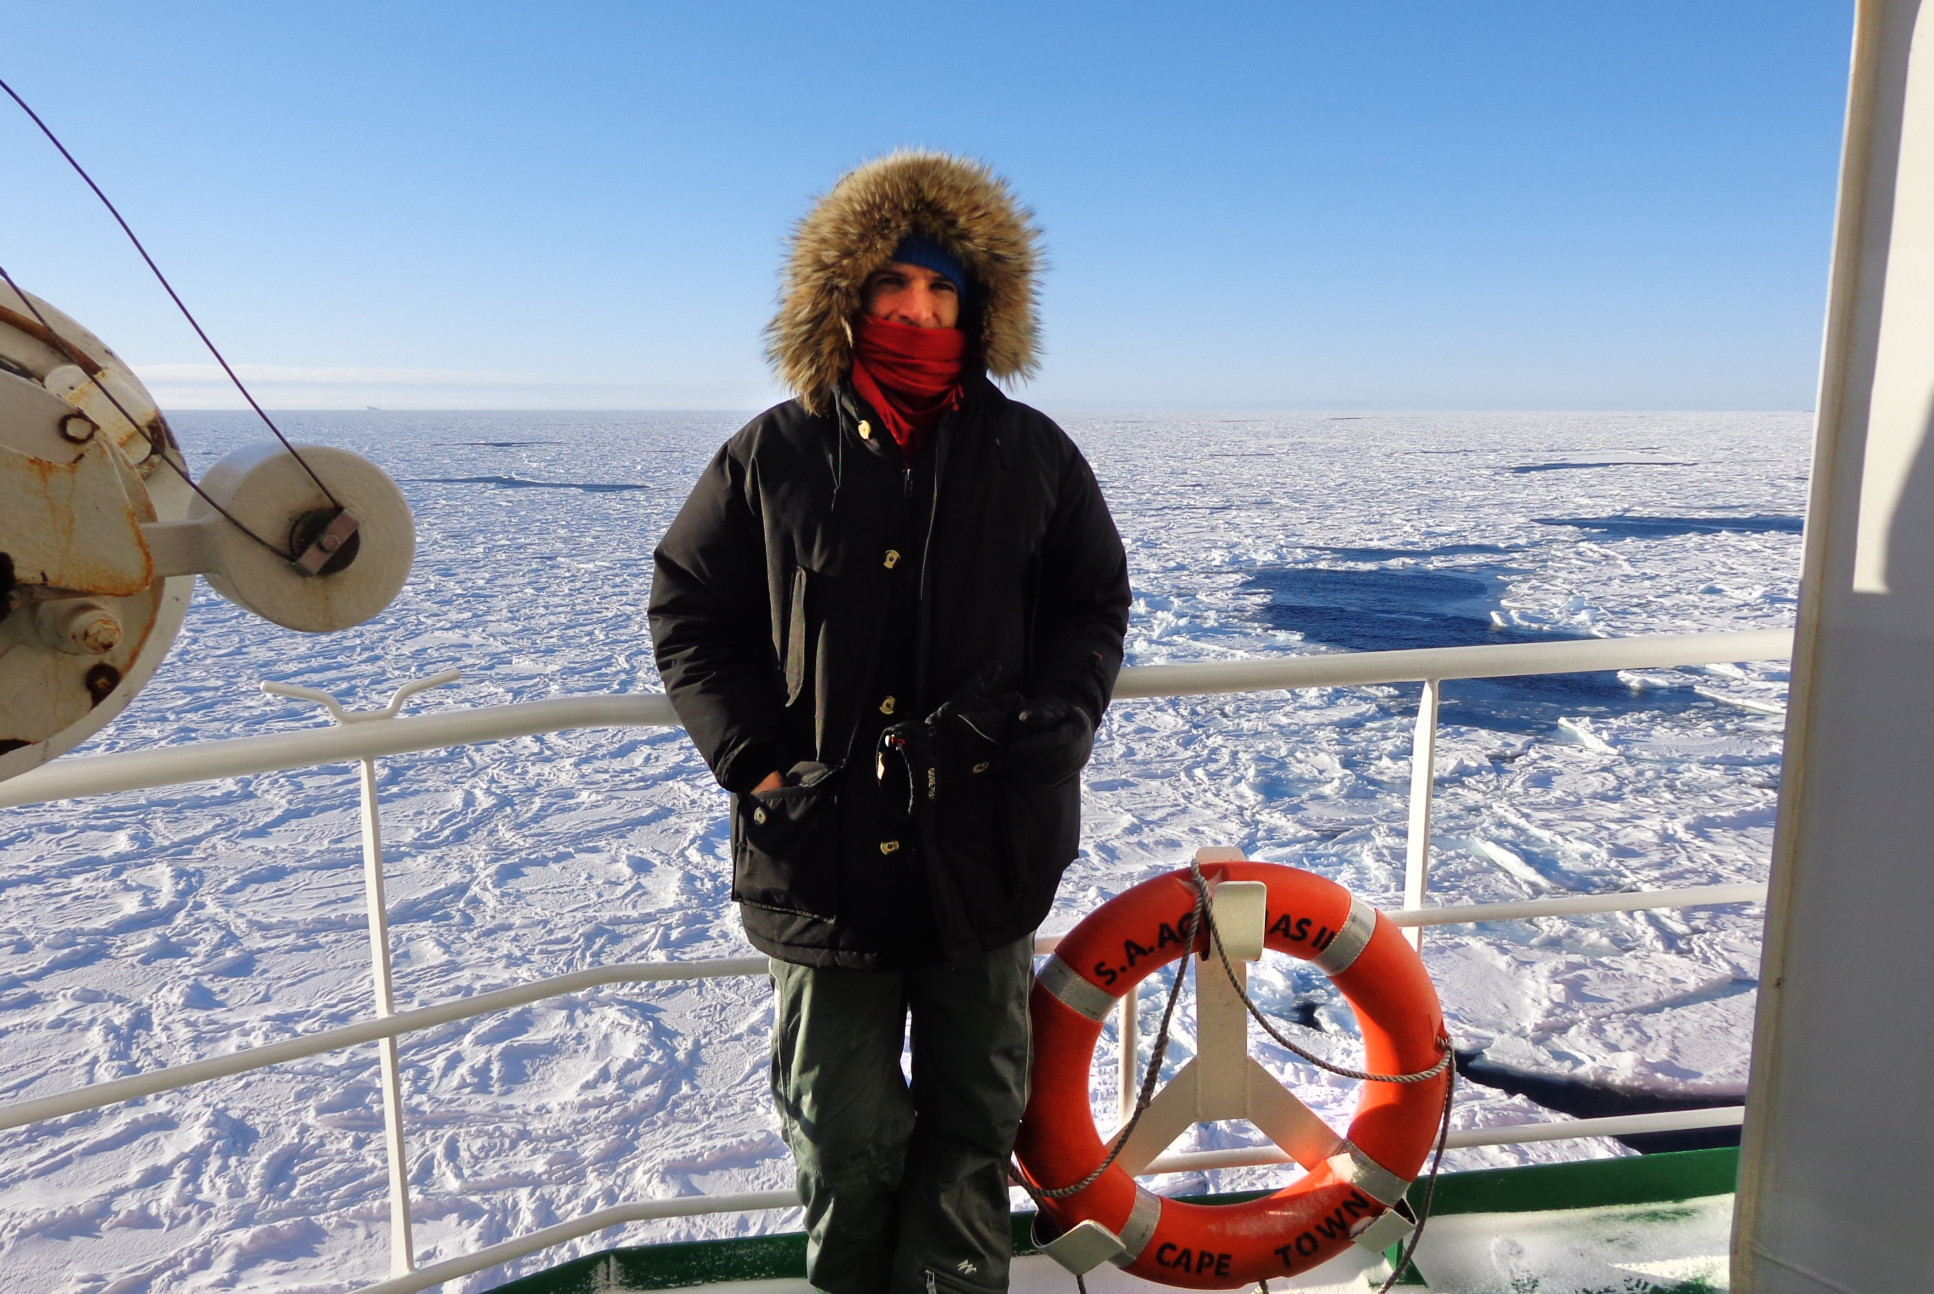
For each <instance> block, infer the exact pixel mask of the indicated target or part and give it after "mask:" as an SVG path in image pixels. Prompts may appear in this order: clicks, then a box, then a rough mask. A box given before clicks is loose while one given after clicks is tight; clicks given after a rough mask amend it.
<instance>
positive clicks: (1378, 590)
mask: <svg viewBox="0 0 1934 1294" xmlns="http://www.w3.org/2000/svg"><path fill="white" fill-rule="evenodd" d="M1519 573H1521V572H1519V571H1517V570H1514V569H1513V568H1510V567H1502V566H1471V567H1462V568H1459V569H1457V570H1428V569H1424V568H1421V567H1397V568H1391V569H1380V570H1334V569H1330V568H1328V567H1289V568H1284V569H1277V570H1264V571H1257V572H1255V573H1254V574H1253V575H1251V576H1250V577H1249V579H1248V581H1247V587H1248V589H1249V590H1250V591H1252V592H1253V593H1255V594H1256V595H1258V597H1259V599H1263V601H1262V604H1261V606H1260V607H1259V608H1258V613H1259V614H1260V616H1261V617H1262V619H1263V620H1264V621H1266V622H1267V623H1268V624H1269V625H1270V627H1271V628H1275V629H1288V630H1294V631H1295V632H1297V633H1300V634H1302V635H1303V636H1304V637H1305V638H1306V639H1308V640H1309V641H1311V642H1316V643H1321V644H1323V645H1324V646H1327V647H1335V648H1339V649H1341V650H1343V651H1398V650H1404V649H1408V648H1413V647H1476V646H1486V645H1491V644H1497V643H1532V642H1553V641H1557V640H1560V639H1568V638H1576V637H1579V636H1580V635H1577V634H1568V633H1562V632H1553V631H1540V630H1531V629H1516V628H1507V627H1502V626H1499V625H1497V624H1495V623H1493V621H1492V620H1491V612H1492V611H1493V610H1495V609H1497V607H1498V605H1499V602H1498V599H1499V598H1500V597H1501V596H1502V594H1503V592H1504V590H1505V588H1506V587H1507V581H1508V579H1509V578H1510V576H1512V575H1514V574H1519ZM1713 704H1715V703H1714V702H1711V701H1708V700H1707V699H1705V698H1704V697H1701V696H1699V695H1698V694H1697V693H1695V692H1694V691H1692V689H1691V687H1690V685H1689V684H1688V686H1686V687H1683V688H1645V689H1638V688H1632V687H1628V686H1627V685H1626V684H1624V683H1622V682H1620V681H1619V677H1618V675H1617V674H1615V673H1611V672H1596V673H1587V674H1538V675H1531V676H1528V677H1524V678H1496V679H1452V680H1449V681H1447V682H1446V683H1445V684H1444V689H1443V693H1442V698H1441V701H1440V706H1441V713H1442V716H1443V720H1444V722H1446V723H1458V724H1466V725H1469V726H1472V727H1479V728H1489V729H1492V730H1493V731H1497V732H1512V733H1525V734H1533V735H1536V734H1544V733H1548V732H1550V731H1551V729H1552V728H1553V727H1554V726H1555V725H1556V724H1557V722H1558V720H1559V719H1561V718H1566V717H1594V716H1609V715H1620V714H1628V713H1632V712H1636V711H1648V712H1652V713H1666V714H1676V713H1681V712H1683V711H1686V710H1690V709H1693V708H1696V707H1706V706H1711V705H1713Z"/></svg>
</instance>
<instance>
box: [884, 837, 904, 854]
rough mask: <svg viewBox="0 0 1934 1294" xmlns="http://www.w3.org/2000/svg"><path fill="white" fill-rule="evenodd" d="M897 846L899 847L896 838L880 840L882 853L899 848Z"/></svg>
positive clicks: (891, 851)
mask: <svg viewBox="0 0 1934 1294" xmlns="http://www.w3.org/2000/svg"><path fill="white" fill-rule="evenodd" d="M899 847H900V842H899V841H897V840H882V841H881V842H880V852H881V853H883V854H890V853H893V852H894V851H895V850H897V849H899Z"/></svg>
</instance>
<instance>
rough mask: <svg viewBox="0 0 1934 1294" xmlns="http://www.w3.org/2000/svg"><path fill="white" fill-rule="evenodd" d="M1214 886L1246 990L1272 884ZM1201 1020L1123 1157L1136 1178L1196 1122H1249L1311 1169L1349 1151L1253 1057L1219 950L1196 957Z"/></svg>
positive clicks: (1226, 943) (1218, 858)
mask: <svg viewBox="0 0 1934 1294" xmlns="http://www.w3.org/2000/svg"><path fill="white" fill-rule="evenodd" d="M1241 857H1242V854H1241V851H1239V850H1225V849H1215V850H1209V849H1204V850H1201V851H1199V852H1198V853H1197V854H1196V861H1197V862H1198V863H1219V862H1234V861H1238V860H1240V859H1241ZM1210 885H1211V889H1210V892H1209V905H1210V911H1211V912H1212V913H1213V914H1214V917H1215V925H1216V930H1217V931H1218V932H1219V933H1220V934H1221V936H1222V946H1223V948H1224V949H1225V950H1226V951H1227V952H1228V954H1229V967H1230V969H1231V970H1233V971H1234V972H1235V976H1236V981H1237V983H1238V984H1240V985H1241V986H1242V987H1243V989H1244V991H1247V988H1248V970H1249V963H1250V962H1253V961H1258V960H1260V959H1261V957H1262V954H1263V938H1264V933H1265V924H1266V921H1267V908H1268V902H1269V887H1268V886H1267V885H1265V884H1263V883H1262V882H1261V881H1220V882H1215V881H1212V882H1210ZM1195 1021H1196V1053H1195V1058H1194V1059H1193V1060H1191V1061H1189V1062H1188V1063H1187V1064H1186V1065H1184V1066H1183V1067H1182V1068H1181V1070H1180V1072H1178V1073H1177V1074H1176V1075H1175V1077H1174V1078H1173V1079H1171V1080H1169V1083H1168V1085H1167V1086H1166V1087H1164V1088H1163V1089H1162V1090H1161V1091H1160V1092H1158V1093H1156V1094H1155V1098H1154V1099H1153V1100H1152V1101H1150V1102H1149V1104H1148V1108H1147V1109H1146V1110H1144V1111H1143V1112H1142V1117H1141V1121H1140V1122H1138V1123H1137V1124H1136V1125H1135V1131H1134V1133H1133V1134H1132V1135H1130V1137H1129V1138H1128V1143H1127V1144H1126V1145H1125V1146H1123V1147H1122V1152H1121V1155H1120V1156H1119V1157H1118V1158H1117V1160H1116V1162H1117V1163H1118V1164H1120V1165H1121V1167H1122V1168H1123V1169H1124V1170H1126V1171H1127V1172H1128V1174H1129V1175H1130V1176H1134V1175H1135V1174H1137V1173H1140V1172H1143V1171H1144V1170H1146V1169H1147V1167H1148V1166H1149V1165H1150V1164H1151V1163H1153V1162H1154V1161H1155V1158H1156V1156H1158V1155H1160V1154H1161V1153H1162V1152H1163V1151H1164V1150H1166V1149H1168V1147H1169V1146H1170V1144H1172V1143H1173V1142H1174V1141H1175V1139H1176V1138H1177V1137H1179V1136H1181V1135H1182V1133H1184V1132H1186V1131H1187V1130H1188V1129H1189V1128H1190V1127H1191V1126H1192V1125H1194V1124H1197V1123H1209V1122H1214V1121H1217V1120H1221V1119H1247V1120H1248V1121H1249V1122H1250V1123H1252V1124H1254V1125H1255V1126H1256V1128H1257V1129H1258V1130H1260V1131H1261V1132H1262V1134H1263V1135H1264V1136H1266V1137H1268V1138H1269V1139H1270V1140H1271V1141H1273V1142H1275V1143H1276V1144H1277V1145H1278V1146H1280V1147H1281V1148H1282V1149H1283V1151H1284V1153H1286V1154H1287V1155H1289V1156H1290V1158H1292V1159H1294V1160H1295V1161H1296V1162H1297V1163H1298V1164H1301V1165H1302V1166H1303V1167H1304V1168H1305V1169H1313V1168H1315V1167H1316V1166H1317V1165H1318V1164H1321V1163H1323V1162H1324V1161H1326V1160H1327V1159H1329V1158H1330V1156H1332V1155H1334V1154H1336V1153H1337V1152H1338V1151H1339V1150H1340V1149H1341V1148H1342V1145H1343V1139H1342V1138H1341V1137H1339V1136H1337V1134H1336V1133H1335V1131H1334V1130H1332V1129H1331V1128H1330V1126H1329V1125H1328V1124H1326V1123H1324V1122H1323V1120H1322V1118H1321V1117H1320V1116H1319V1115H1317V1113H1316V1112H1315V1111H1314V1110H1311V1109H1310V1108H1309V1107H1308V1106H1307V1105H1304V1104H1303V1102H1302V1101H1301V1100H1299V1099H1298V1098H1297V1096H1296V1094H1295V1093H1294V1092H1291V1091H1290V1090H1289V1089H1288V1088H1286V1087H1284V1086H1283V1085H1282V1084H1281V1083H1280V1082H1278V1081H1277V1080H1276V1077H1275V1076H1274V1075H1273V1074H1271V1073H1270V1072H1269V1071H1268V1070H1266V1069H1264V1068H1263V1067H1262V1066H1261V1065H1260V1064H1259V1063H1257V1061H1256V1060H1255V1059H1254V1058H1253V1057H1251V1056H1250V1055H1249V1009H1248V1007H1246V1006H1245V1005H1243V1001H1242V998H1241V996H1240V995H1238V993H1237V992H1236V986H1235V985H1232V984H1231V983H1230V982H1229V975H1228V973H1227V972H1225V971H1224V970H1223V968H1222V959H1221V958H1220V957H1218V956H1217V955H1216V954H1215V952H1214V950H1213V949H1211V950H1210V952H1209V953H1208V955H1207V956H1206V958H1203V957H1198V958H1197V959H1196V963H1195Z"/></svg>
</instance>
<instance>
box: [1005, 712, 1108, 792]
mask: <svg viewBox="0 0 1934 1294" xmlns="http://www.w3.org/2000/svg"><path fill="white" fill-rule="evenodd" d="M1094 748H1095V725H1094V720H1092V719H1090V718H1089V717H1088V712H1087V711H1086V710H1083V709H1082V708H1081V707H1080V706H1078V705H1076V704H1075V703H1074V702H1072V701H1064V700H1062V699H1061V698H1060V697H1058V696H1037V697H1034V698H1032V699H1030V700H1028V701H1025V702H1023V703H1022V705H1021V708H1020V711H1019V712H1018V713H1016V714H1015V716H1014V727H1013V729H1012V730H1011V735H1010V736H1009V738H1008V742H1007V752H1006V755H1005V756H1004V757H1003V759H1002V760H1001V771H1002V773H1003V774H1004V775H1005V776H1006V777H1007V778H1008V779H1009V780H1010V781H1023V780H1024V781H1029V782H1034V783H1036V784H1038V785H1041V786H1060V785H1061V784H1062V783H1064V782H1066V781H1068V780H1069V779H1071V778H1073V777H1074V776H1076V775H1077V774H1079V773H1080V772H1081V770H1082V768H1084V767H1085V766H1086V765H1087V763H1088V756H1089V755H1090V754H1091V753H1092V752H1093V751H1094Z"/></svg>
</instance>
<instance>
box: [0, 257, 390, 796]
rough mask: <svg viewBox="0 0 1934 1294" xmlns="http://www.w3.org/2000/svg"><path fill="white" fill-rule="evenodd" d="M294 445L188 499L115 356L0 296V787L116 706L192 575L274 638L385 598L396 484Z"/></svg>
mask: <svg viewBox="0 0 1934 1294" xmlns="http://www.w3.org/2000/svg"><path fill="white" fill-rule="evenodd" d="M298 452H299V453H300V455H301V459H302V461H300V462H299V461H298V460H297V459H296V458H295V457H294V456H293V455H291V454H290V452H289V451H288V450H287V449H285V448H283V447H282V446H281V445H279V444H272V445H268V446H262V447H256V448H251V449H245V450H242V451H239V452H238V453H235V454H232V455H230V456H229V457H228V458H226V459H224V460H222V462H221V463H219V464H217V465H216V466H215V467H214V468H213V469H211V470H210V471H209V473H208V475H207V477H206V479H205V481H204V482H203V483H202V489H203V491H204V492H205V494H206V496H207V497H206V498H203V497H199V496H197V495H196V493H195V491H194V489H193V487H191V486H190V485H189V484H188V482H187V473H186V465H185V463H184V462H183V461H182V457H181V452H180V449H179V447H178V446H177V445H176V443H175V440H174V437H173V434H172V433H171V432H170V431H169V429H168V425H167V422H166V420H165V419H163V417H162V415H161V412H160V410H159V409H157V408H156V407H155V403H154V400H153V398H152V397H151V396H149V394H148V392H147V391H146V389H145V388H143V387H142V385H141V383H140V381H139V379H137V378H136V377H135V376H134V374H133V372H132V371H131V370H129V368H128V367H127V365H126V364H124V363H123V362H122V361H121V359H120V357H119V356H117V355H115V353H114V352H113V351H112V350H110V349H109V348H108V347H107V345H106V344H105V343H103V342H102V341H101V339H100V338H98V337H96V336H94V334H92V333H91V332H89V331H88V330H87V329H85V328H83V327H81V326H80V325H79V324H78V323H76V322H74V320H72V319H70V318H68V317H67V316H66V315H65V314H63V313H61V312H60V311H59V310H56V309H54V308H53V307H52V306H50V305H48V304H47V303H46V302H44V301H42V300H40V299H39V298H38V297H30V298H23V297H21V296H19V295H17V294H16V293H14V292H13V291H12V290H11V289H10V288H9V287H7V286H6V285H5V284H4V283H0V778H4V777H10V776H12V775H14V774H16V773H22V772H25V771H26V770H28V769H30V768H33V767H36V766H37V765H39V764H42V763H44V762H46V761H47V760H49V759H52V758H53V757H54V756H56V755H58V754H60V753H61V752H63V751H66V750H69V749H71V748H72V747H73V746H75V745H77V744H78V743H79V742H81V741H83V740H84V739H86V738H87V737H88V736H90V735H92V734H93V733H94V732H96V731H98V730H99V729H100V728H101V727H102V726H103V725H104V724H106V723H107V722H108V721H109V720H110V719H112V718H113V717H114V716H115V715H117V714H119V713H120V712H121V710H122V708H123V707H124V706H126V704H127V702H128V701H129V699H131V698H132V697H133V696H134V694H135V693H136V692H138V691H139V690H140V689H141V687H142V685H144V684H145V683H146V682H147V681H148V679H149V678H151V677H152V676H153V674H154V671H155V667H156V666H157V665H159V664H160V662H161V658H162V657H163V656H164V655H166V654H167V651H168V648H169V646H170V645H171V644H172V643H173V641H174V637H175V634H176V632H177V631H178V630H179V629H180V627H181V621H182V616H183V614H184V613H185V612H186V610H187V606H188V597H189V594H190V592H191V591H192V590H193V586H194V578H193V577H194V576H195V575H196V574H205V575H207V577H208V581H209V583H210V584H211V585H213V586H214V588H215V589H216V591H217V592H219V593H221V594H222V596H224V597H226V598H228V599H229V600H230V601H232V602H235V603H237V604H238V605H240V606H242V607H244V608H245V609H247V610H249V611H252V612H254V613H256V614H258V615H260V616H262V617H264V618H265V619H268V620H271V621H273V622H275V623H276V624H279V625H283V626H285V627H287V628H291V629H301V630H307V631H311V632H324V631H327V630H333V629H345V628H348V627H349V626H351V625H355V624H360V623H361V622H362V621H364V620H367V619H369V618H370V617H371V616H373V615H375V614H377V613H378V612H380V611H381V610H382V609H383V608H384V607H385V606H387V605H389V602H390V600H391V599H392V598H394V597H395V596H396V593H397V591H398V590H399V589H400V588H401V587H402V585H403V581H404V580H405V579H406V578H407V577H408V575H409V569H410V562H411V559H412V557H413V555H414V552H415V542H416V541H415V528H414V526H413V524H412V522H411V519H410V511H409V508H408V506H407V505H406V504H405V503H404V501H403V496H402V493H401V491H399V490H398V489H397V488H396V484H395V482H393V481H391V480H390V478H389V476H388V475H387V474H385V473H384V472H383V470H382V469H381V468H379V467H377V466H376V465H375V464H373V463H371V462H369V461H368V460H366V459H363V458H361V457H359V456H357V455H355V454H351V453H348V452H347V451H344V450H339V449H330V448H327V447H323V446H299V447H298ZM303 462H306V463H307V464H308V467H307V468H305V467H304V466H303ZM312 472H313V475H311V473H312ZM318 480H320V482H321V484H318ZM325 486H326V487H327V488H326V490H325V488H324V487H325ZM224 512H225V513H227V514H228V516H227V517H224V516H223V515H222V514H223V513H224ZM238 523H239V524H238ZM242 527H246V528H247V531H246V532H245V531H244V530H243V529H242Z"/></svg>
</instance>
